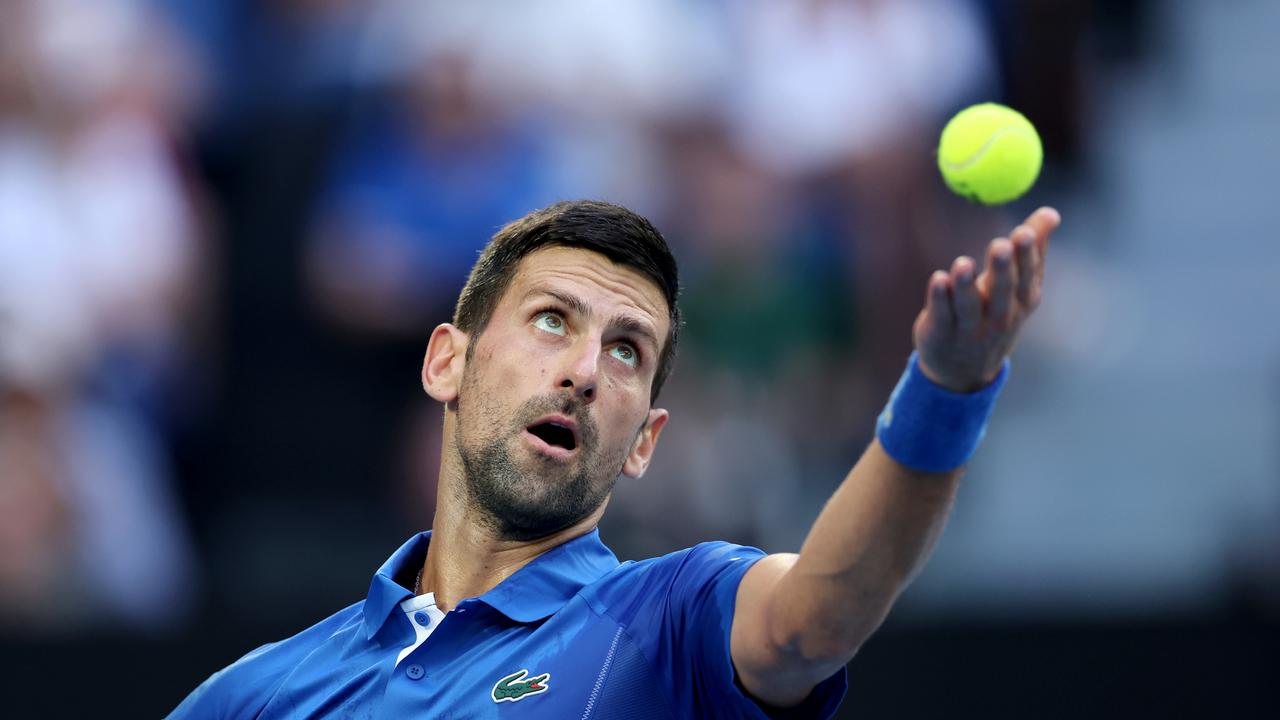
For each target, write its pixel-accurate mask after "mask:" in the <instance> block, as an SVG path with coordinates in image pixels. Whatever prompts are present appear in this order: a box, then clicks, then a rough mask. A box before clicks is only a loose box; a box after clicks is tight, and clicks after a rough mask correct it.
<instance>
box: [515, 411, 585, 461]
mask: <svg viewBox="0 0 1280 720" xmlns="http://www.w3.org/2000/svg"><path fill="white" fill-rule="evenodd" d="M525 432H526V433H528V434H529V435H531V436H533V439H534V440H536V441H537V442H535V443H534V444H535V445H539V446H544V447H543V448H542V449H543V450H544V451H545V452H547V453H548V454H551V455H555V456H557V457H567V456H568V455H570V454H571V453H573V451H574V450H577V449H578V430H577V427H576V426H575V425H574V422H573V421H572V420H570V419H568V418H565V417H551V418H543V419H542V420H539V421H538V422H536V423H534V424H532V425H530V426H529V427H527V428H525Z"/></svg>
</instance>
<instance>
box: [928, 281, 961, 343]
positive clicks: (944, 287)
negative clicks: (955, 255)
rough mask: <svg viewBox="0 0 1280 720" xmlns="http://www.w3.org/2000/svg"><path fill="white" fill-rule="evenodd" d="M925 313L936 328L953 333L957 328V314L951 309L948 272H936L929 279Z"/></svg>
mask: <svg viewBox="0 0 1280 720" xmlns="http://www.w3.org/2000/svg"><path fill="white" fill-rule="evenodd" d="M924 306H925V311H926V312H927V313H928V315H929V319H930V321H931V322H932V323H933V325H934V327H935V328H937V329H939V330H942V331H945V332H951V331H952V330H953V329H954V328H955V326H956V313H955V310H953V309H952V307H951V276H950V275H947V271H946V270H936V271H934V273H933V275H932V276H930V277H929V286H928V288H926V289H925V299H924Z"/></svg>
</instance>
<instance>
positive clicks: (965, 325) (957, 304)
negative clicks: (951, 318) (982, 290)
mask: <svg viewBox="0 0 1280 720" xmlns="http://www.w3.org/2000/svg"><path fill="white" fill-rule="evenodd" d="M975 271H976V269H975V264H974V262H973V258H971V257H967V256H961V257H958V258H956V260H955V262H953V263H951V307H952V308H954V309H955V313H956V328H957V329H958V330H960V331H961V332H972V331H973V330H974V328H976V327H978V322H979V321H981V320H982V298H981V297H980V296H979V295H978V288H977V285H976V283H975V282H974V280H975V278H974V273H975Z"/></svg>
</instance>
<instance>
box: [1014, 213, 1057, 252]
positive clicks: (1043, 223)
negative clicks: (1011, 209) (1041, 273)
mask: <svg viewBox="0 0 1280 720" xmlns="http://www.w3.org/2000/svg"><path fill="white" fill-rule="evenodd" d="M1023 224H1024V225H1026V226H1027V227H1028V228H1030V229H1031V232H1033V233H1035V236H1036V250H1037V251H1038V255H1039V257H1040V260H1041V262H1043V261H1044V256H1045V255H1046V254H1047V253H1048V251H1049V236H1050V235H1052V234H1053V231H1054V230H1057V229H1058V226H1059V225H1061V224H1062V216H1061V215H1059V214H1058V211H1057V210H1054V209H1053V208H1051V207H1042V208H1040V209H1039V210H1036V211H1035V212H1033V213H1031V215H1029V216H1028V217H1027V221H1026V222H1025V223H1023Z"/></svg>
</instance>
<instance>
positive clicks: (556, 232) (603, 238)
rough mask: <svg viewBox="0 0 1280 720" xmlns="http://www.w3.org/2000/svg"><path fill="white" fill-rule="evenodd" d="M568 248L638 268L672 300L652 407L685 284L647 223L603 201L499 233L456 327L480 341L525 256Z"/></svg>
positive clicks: (477, 269)
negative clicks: (682, 283) (551, 248)
mask: <svg viewBox="0 0 1280 720" xmlns="http://www.w3.org/2000/svg"><path fill="white" fill-rule="evenodd" d="M551 246H563V247H571V248H582V249H585V250H591V251H594V252H598V253H600V254H601V255H604V256H605V257H607V258H609V259H610V260H612V261H613V262H615V263H618V264H619V265H626V266H627V267H630V268H634V269H636V270H638V271H640V273H641V274H642V275H644V276H645V277H647V278H648V279H650V280H652V281H653V283H654V284H655V285H657V286H658V288H659V289H661V290H662V295H663V297H665V298H666V300H667V308H668V313H669V316H670V320H671V328H670V329H669V330H668V331H667V339H666V342H665V343H664V344H663V347H662V352H661V354H660V356H659V358H658V369H657V373H656V374H655V375H654V376H653V385H652V386H651V387H650V392H649V402H650V404H652V403H653V402H655V401H656V400H657V399H658V393H659V392H660V391H661V390H662V384H663V383H664V382H666V380H667V377H668V376H669V375H671V369H672V366H673V365H674V364H675V356H676V340H677V339H678V337H679V334H680V306H679V305H678V304H677V302H676V301H677V296H678V295H679V293H680V279H679V274H678V271H677V269H676V259H675V256H673V255H672V254H671V248H669V247H668V246H667V241H666V240H665V239H664V238H663V237H662V233H660V232H658V230H657V228H655V227H654V226H653V224H652V223H650V222H649V221H648V220H646V219H645V218H643V217H642V216H640V215H638V214H636V213H634V212H632V211H630V210H628V209H626V208H624V207H621V206H619V205H614V204H612V203H607V202H602V201H599V200H573V201H565V202H558V203H556V204H554V205H551V206H549V207H545V208H543V209H541V210H535V211H533V212H531V213H529V214H528V215H525V216H524V217H522V218H520V219H519V220H516V221H514V222H511V223H509V224H508V225H507V226H506V227H504V228H502V229H501V230H499V231H498V232H497V233H496V234H495V235H494V236H493V238H492V239H490V240H489V244H488V245H486V246H485V248H484V250H483V251H481V253H480V259H478V260H476V264H475V266H474V267H472V268H471V275H470V276H469V277H468V278H467V284H466V285H464V286H463V288H462V292H461V293H460V294H459V295H458V305H457V307H456V308H455V309H454V312H453V324H454V325H456V326H457V327H458V329H460V330H462V331H464V332H467V333H471V334H473V335H474V336H476V337H479V335H480V334H481V333H483V332H484V329H485V327H486V326H487V325H488V324H489V319H490V318H492V317H493V311H494V309H495V308H497V306H498V302H499V301H500V300H501V299H502V295H503V293H505V292H506V291H507V288H508V287H509V286H510V285H511V279H512V278H513V277H515V274H516V267H517V266H518V265H519V264H520V260H521V259H523V258H524V257H525V256H526V255H528V254H529V253H531V252H533V251H534V250H537V249H539V248H543V247H551Z"/></svg>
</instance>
